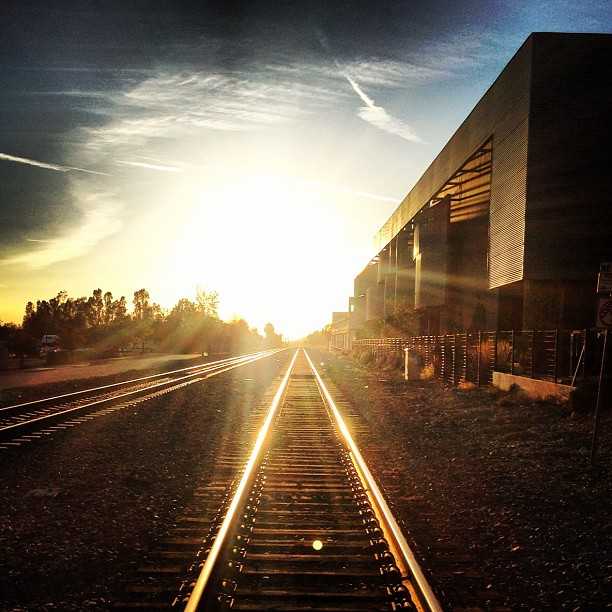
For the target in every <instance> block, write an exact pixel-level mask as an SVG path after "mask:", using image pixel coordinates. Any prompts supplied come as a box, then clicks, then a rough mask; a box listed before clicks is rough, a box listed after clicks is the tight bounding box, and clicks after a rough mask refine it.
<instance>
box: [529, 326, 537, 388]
mask: <svg viewBox="0 0 612 612" xmlns="http://www.w3.org/2000/svg"><path fill="white" fill-rule="evenodd" d="M535 343H536V335H535V330H534V329H532V330H531V376H530V378H534V373H535Z"/></svg>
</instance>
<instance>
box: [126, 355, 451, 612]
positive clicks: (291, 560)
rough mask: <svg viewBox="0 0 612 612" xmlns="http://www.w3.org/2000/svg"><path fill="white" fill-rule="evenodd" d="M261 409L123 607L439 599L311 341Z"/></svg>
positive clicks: (367, 604)
mask: <svg viewBox="0 0 612 612" xmlns="http://www.w3.org/2000/svg"><path fill="white" fill-rule="evenodd" d="M268 401H270V397H269V398H268ZM257 419H258V420H259V422H260V424H261V422H263V424H262V425H261V427H259V426H258V432H257V431H256V432H252V433H251V434H250V435H251V439H252V440H253V442H252V444H251V445H250V449H251V450H250V455H249V456H248V458H244V457H242V458H239V457H238V456H236V455H231V456H227V455H226V456H220V457H219V458H218V462H219V463H220V464H222V465H223V469H222V473H224V474H225V479H222V478H221V479H220V478H218V473H217V479H216V480H214V481H212V482H211V483H210V486H209V487H206V488H204V489H203V490H200V491H198V493H197V495H196V498H197V504H199V505H197V507H194V508H192V509H191V514H190V515H189V516H185V517H183V519H181V520H179V521H178V522H177V526H176V530H175V533H174V534H170V535H169V537H168V538H167V539H166V540H165V542H163V543H161V545H160V549H159V550H158V551H157V553H156V556H154V557H153V558H152V559H149V562H148V564H145V565H144V566H143V567H142V568H141V569H140V573H139V574H140V577H139V579H138V580H136V581H135V582H134V584H133V586H132V588H131V589H129V591H130V594H129V595H128V596H126V600H125V601H122V602H117V604H116V607H117V608H122V609H142V608H143V607H147V608H156V607H158V608H160V609H161V608H167V607H169V606H172V607H173V608H174V609H177V610H185V611H186V612H193V611H195V610H225V609H232V610H245V611H246V610H249V611H256V610H292V611H293V610H319V611H322V610H327V611H330V612H331V611H336V612H342V611H344V612H347V611H352V612H357V611H358V610H368V611H375V610H400V609H401V610H404V609H405V610H421V611H425V610H428V611H429V610H432V611H433V610H441V607H440V604H439V603H438V601H437V599H436V597H435V595H434V594H433V592H432V590H431V588H430V587H429V585H428V583H427V581H426V579H425V577H424V575H423V573H422V572H421V570H420V568H419V566H418V563H417V562H416V560H415V558H414V556H413V554H412V552H411V550H410V548H409V546H408V544H407V543H406V540H405V539H404V536H403V535H402V532H401V530H400V528H399V527H398V525H397V523H396V521H395V519H394V518H393V516H392V514H391V512H390V510H389V507H388V505H387V503H386V502H385V500H384V498H383V496H382V494H381V493H380V491H379V489H378V487H377V485H376V482H375V480H374V478H373V477H372V475H371V473H370V471H369V470H368V467H367V466H366V465H365V462H364V461H363V459H362V457H361V454H360V453H359V450H358V449H357V447H356V445H355V443H354V441H353V439H352V437H351V434H350V432H349V430H348V428H347V426H346V424H345V423H344V421H343V420H342V417H341V415H340V413H339V411H338V409H337V407H336V405H335V403H334V401H333V399H332V397H331V395H330V393H329V391H328V390H327V388H326V387H325V385H324V383H323V381H322V379H321V377H320V375H319V373H318V372H317V371H316V368H315V366H314V364H313V363H312V361H311V359H310V358H309V356H308V355H307V353H306V352H305V351H303V350H302V349H300V350H299V351H296V353H295V355H294V356H293V359H292V361H291V364H290V366H289V367H288V369H287V371H286V373H285V375H284V377H283V379H282V382H281V384H280V386H279V387H278V389H277V390H276V392H275V395H274V397H273V398H272V399H271V401H270V406H269V408H268V409H267V412H265V411H264V414H262V415H258V416H257ZM190 558H191V559H192V560H191V561H189V559H190ZM177 574H178V575H182V578H181V580H182V585H181V586H180V588H179V589H178V591H177V590H175V591H174V593H175V595H174V598H173V600H172V599H169V596H170V593H171V584H172V581H173V580H175V579H176V575H177ZM130 598H131V599H130Z"/></svg>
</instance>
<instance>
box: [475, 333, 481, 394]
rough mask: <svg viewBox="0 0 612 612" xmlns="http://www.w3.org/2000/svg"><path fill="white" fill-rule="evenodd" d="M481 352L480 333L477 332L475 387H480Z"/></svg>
mask: <svg viewBox="0 0 612 612" xmlns="http://www.w3.org/2000/svg"><path fill="white" fill-rule="evenodd" d="M481 350H482V332H478V352H477V353H476V355H477V357H476V362H477V366H478V370H477V372H478V373H477V374H476V385H477V386H478V387H480V351H481Z"/></svg>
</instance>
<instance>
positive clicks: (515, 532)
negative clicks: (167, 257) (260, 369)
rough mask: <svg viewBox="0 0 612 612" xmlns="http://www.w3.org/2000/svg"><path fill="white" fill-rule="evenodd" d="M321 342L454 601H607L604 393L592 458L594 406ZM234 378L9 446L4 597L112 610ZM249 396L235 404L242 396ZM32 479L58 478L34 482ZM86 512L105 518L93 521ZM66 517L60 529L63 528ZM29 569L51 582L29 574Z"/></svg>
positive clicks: (610, 424) (572, 604)
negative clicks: (351, 353)
mask: <svg viewBox="0 0 612 612" xmlns="http://www.w3.org/2000/svg"><path fill="white" fill-rule="evenodd" d="M316 357H317V362H319V363H321V364H322V368H323V369H324V374H325V378H326V380H327V381H328V382H330V383H331V384H332V387H335V389H336V392H337V397H338V398H339V406H340V408H341V410H343V411H344V412H346V413H347V415H348V421H349V423H350V427H351V429H352V431H353V435H354V437H355V440H356V442H357V444H358V445H359V447H360V448H361V449H362V453H363V455H364V457H365V459H366V461H368V462H369V464H370V465H371V469H372V471H373V473H374V475H375V477H376V478H377V479H378V481H379V482H380V484H381V486H382V488H383V490H384V491H386V492H387V493H388V495H389V497H390V499H391V500H392V502H393V503H392V509H393V511H394V513H395V515H396V517H397V518H398V520H399V522H400V524H401V525H402V526H403V528H404V529H405V531H406V533H407V534H408V538H409V541H410V543H411V545H412V546H413V547H414V549H415V552H416V554H417V557H418V559H419V561H420V562H421V564H422V566H423V569H424V571H425V572H426V574H427V575H428V576H429V579H430V581H431V583H432V586H433V587H434V589H435V591H436V593H437V594H438V595H439V597H440V598H441V600H442V602H443V604H444V607H445V609H448V610H463V611H467V610H471V611H474V610H491V611H502V610H535V611H539V610H575V611H577V612H578V611H580V612H586V611H598V610H609V609H610V608H611V606H610V602H612V588H611V585H612V581H611V575H612V540H611V538H610V536H611V532H612V521H611V519H610V511H609V508H610V500H611V499H612V497H611V493H612V478H611V476H612V410H611V409H610V406H609V405H607V409H606V410H605V411H604V412H603V413H602V415H601V422H600V425H601V427H600V432H599V452H598V455H597V457H596V461H595V463H594V464H592V463H591V458H590V454H591V453H590V451H591V437H592V431H593V413H592V412H584V413H574V414H572V411H571V409H570V408H568V407H567V406H563V405H555V404H548V403H542V402H540V403H537V402H532V401H530V400H529V399H528V398H525V397H524V396H521V395H520V394H512V393H510V394H508V393H501V392H499V391H495V390H491V389H456V388H449V387H444V386H441V385H440V384H438V383H436V382H433V381H412V382H408V383H407V382H406V381H404V380H403V378H402V376H401V373H400V372H398V371H386V370H380V369H377V368H375V367H374V366H372V365H367V366H366V365H362V364H358V363H356V362H354V361H352V360H351V359H350V358H348V357H344V356H339V355H336V354H332V353H328V352H322V353H319V354H316ZM123 365H124V366H126V364H125V363H124V364H123ZM157 366H159V364H157ZM81 371H82V372H85V371H86V370H85V369H82V370H81ZM147 371H148V370H141V371H140V372H141V373H143V374H144V373H145V372H147ZM91 372H92V371H91V370H90V371H89V374H90V375H91ZM273 374H274V371H273V370H272V372H271V374H270V373H268V374H267V379H268V381H269V380H271V376H273ZM130 375H131V374H130V372H129V371H127V372H119V373H117V372H116V373H114V374H110V375H107V376H106V377H105V378H104V379H96V380H97V381H98V382H100V381H103V382H105V383H108V382H111V381H113V380H115V379H118V378H120V377H122V376H130ZM247 375H248V376H249V378H248V380H251V379H257V376H256V375H255V372H253V373H248V374H247V373H246V371H245V372H244V373H243V372H242V371H241V372H240V373H239V374H236V376H238V377H239V378H240V377H244V376H247ZM26 376H27V375H26ZM91 383H92V379H81V380H79V379H75V378H73V379H70V380H64V381H57V382H54V383H47V384H46V385H44V386H33V385H30V386H26V387H21V388H13V389H11V390H6V389H5V390H4V391H0V400H2V403H5V404H6V403H11V401H10V400H11V399H13V400H14V399H15V398H20V399H21V401H25V400H27V399H33V398H34V397H37V396H41V395H43V396H44V395H49V394H59V393H64V392H68V391H70V390H72V389H74V388H77V387H85V386H88V385H90V384H91ZM249 384H252V383H249ZM237 388H238V387H237V384H236V383H235V382H232V379H231V378H229V379H227V381H226V380H225V379H222V378H221V377H220V378H219V379H218V380H216V381H215V382H214V383H212V384H211V386H205V387H202V388H201V389H200V390H199V391H198V393H197V397H195V398H193V399H192V398H191V396H189V395H187V394H183V395H184V398H185V401H186V403H185V404H183V403H180V402H179V400H178V399H176V400H175V399H173V400H172V401H171V403H170V404H168V403H167V402H166V401H165V400H164V401H163V402H162V401H160V402H154V403H153V404H152V405H151V406H147V407H146V409H144V408H143V409H138V410H134V411H131V410H130V411H122V412H120V413H117V416H116V417H112V418H109V419H108V422H107V421H105V419H97V420H95V421H93V422H92V425H90V426H88V427H89V428H91V431H90V433H89V434H85V432H86V431H89V430H86V429H85V426H80V427H79V428H77V429H75V430H73V431H68V432H65V433H62V434H61V435H58V436H54V437H53V439H52V440H50V441H48V442H47V443H46V444H45V445H39V444H32V446H31V449H30V450H29V451H28V453H26V454H24V455H21V454H15V453H8V454H5V456H4V457H3V465H2V466H0V476H1V478H0V484H1V485H2V486H1V495H2V498H1V499H2V502H3V504H2V511H1V512H0V514H1V515H2V521H1V522H0V527H1V529H0V531H2V532H3V538H2V539H3V548H4V555H3V556H4V562H3V564H4V565H3V567H2V568H1V571H0V574H3V575H4V579H5V580H6V582H5V583H4V587H5V588H7V585H8V586H10V588H11V599H10V601H12V604H13V605H11V604H8V603H7V602H8V601H9V600H6V601H5V602H4V606H2V605H0V609H2V610H13V611H15V610H51V609H71V610H78V609H106V607H105V606H108V604H109V602H110V601H112V597H113V595H112V593H113V588H114V587H113V586H112V584H113V581H115V582H117V581H119V582H120V581H121V580H123V579H124V578H125V576H127V574H128V573H129V570H130V567H131V566H132V564H133V563H136V562H137V559H138V555H140V554H141V551H142V550H143V549H145V548H146V547H147V546H148V543H149V542H150V541H152V540H153V539H154V538H155V537H158V536H159V534H161V533H163V531H164V529H165V526H166V525H169V524H171V523H172V521H173V520H174V518H173V517H174V515H175V513H176V508H177V507H179V506H181V505H182V504H183V503H184V501H183V500H185V499H187V498H188V495H189V490H190V484H189V483H190V478H192V477H193V474H194V473H198V472H199V471H200V470H205V468H206V465H207V464H206V461H209V460H210V457H209V452H208V451H206V453H205V454H202V436H207V435H208V436H210V435H211V433H210V432H211V431H213V430H214V428H221V429H223V428H225V427H226V425H225V424H224V422H223V419H222V406H224V405H227V402H228V397H230V395H232V394H236V393H237V391H236V389H237ZM261 392H263V387H262V390H261ZM258 393H259V392H258ZM332 393H333V391H332ZM257 396H258V394H255V395H254V396H253V397H252V398H251V399H249V400H248V401H247V400H243V399H241V400H239V403H240V404H241V405H244V410H245V411H246V410H248V409H249V408H248V406H249V405H253V404H252V402H253V401H256V398H257ZM607 401H608V404H609V399H608V400H607ZM14 403H16V402H14ZM143 406H144V405H143ZM202 406H205V407H206V408H205V411H204V413H203V412H202ZM203 414H205V415H206V419H207V420H204V421H203V420H202V416H203ZM245 414H247V413H246V412H245ZM245 418H246V417H245ZM81 428H82V429H81ZM167 432H172V433H173V434H174V435H173V436H171V437H170V438H169V437H168V436H167ZM136 434H138V436H139V437H136ZM187 434H188V435H187ZM117 445H119V447H120V448H121V449H122V452H121V453H117V452H116V450H117ZM191 456H194V457H199V459H198V460H197V461H194V462H193V465H192V464H191V463H189V462H186V461H184V460H183V458H184V457H191ZM177 458H181V460H180V461H178V460H177ZM198 462H199V463H198ZM32 466H34V470H32ZM175 468H176V469H175ZM206 469H210V466H209V467H208V468H206ZM160 475H161V476H160ZM160 478H161V480H160ZM160 487H161V488H160ZM38 490H42V491H47V492H49V491H52V492H54V491H58V493H57V496H52V497H48V496H42V497H40V498H39V497H32V491H34V492H36V491H38ZM160 490H161V493H159V491H160ZM143 503H145V507H146V517H144V523H143V517H142V516H141V513H142V508H143ZM117 517H121V518H117ZM151 521H152V522H153V524H154V528H153V530H152V531H151V530H150V522H151ZM88 525H89V526H90V525H95V526H96V528H95V529H94V530H93V534H92V535H90V534H91V530H90V529H88V528H87V526H88ZM143 525H144V526H147V525H148V527H147V529H145V530H143ZM58 529H61V530H62V531H61V533H64V534H65V535H66V536H67V537H65V538H60V539H58V533H59V532H58ZM68 536H69V537H68ZM88 538H93V540H92V541H90V540H89V539H88ZM84 543H85V544H86V545H88V546H90V549H89V552H88V553H87V555H88V556H87V559H83V558H82V556H81V555H82V554H83V552H82V551H83V545H84ZM94 570H100V572H102V573H104V572H107V574H108V576H109V578H108V580H106V579H105V578H104V577H97V580H99V582H98V583H97V584H96V583H94V585H93V587H94V590H93V593H92V592H89V596H88V595H87V593H88V592H87V590H86V589H87V588H91V587H90V586H87V585H89V582H88V581H89V580H90V579H91V575H92V573H93V571H94ZM113 572H115V574H114V575H113ZM81 574H82V575H81ZM31 576H37V579H38V578H40V580H41V582H40V584H41V585H42V586H40V587H37V588H36V589H32V587H31V586H30V585H31V581H30V579H29V578H30V577H31ZM69 576H70V578H69ZM113 576H114V578H113ZM105 580H106V581H105ZM67 581H68V582H67ZM60 582H61V585H65V584H66V583H68V584H69V587H70V588H69V589H68V590H70V591H72V593H71V594H69V593H67V592H66V588H64V586H61V585H60ZM60 586H61V589H63V590H59V589H60ZM1 590H2V589H0V591H1ZM0 601H1V598H0ZM17 601H18V602H20V605H17V606H15V605H14V604H15V602H17ZM28 602H29V603H28ZM30 604H32V605H30ZM69 604H70V605H69ZM79 606H80V607H79Z"/></svg>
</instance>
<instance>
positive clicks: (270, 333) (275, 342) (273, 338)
mask: <svg viewBox="0 0 612 612" xmlns="http://www.w3.org/2000/svg"><path fill="white" fill-rule="evenodd" d="M264 334H265V335H266V346H267V347H268V348H280V347H281V346H283V338H282V336H281V335H280V334H277V333H276V332H275V331H274V325H272V323H266V325H265V326H264Z"/></svg>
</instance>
